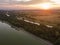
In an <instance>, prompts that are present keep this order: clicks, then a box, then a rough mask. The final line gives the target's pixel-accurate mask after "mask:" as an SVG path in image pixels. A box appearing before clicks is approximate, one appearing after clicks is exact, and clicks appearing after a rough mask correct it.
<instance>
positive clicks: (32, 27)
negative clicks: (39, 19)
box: [0, 11, 60, 45]
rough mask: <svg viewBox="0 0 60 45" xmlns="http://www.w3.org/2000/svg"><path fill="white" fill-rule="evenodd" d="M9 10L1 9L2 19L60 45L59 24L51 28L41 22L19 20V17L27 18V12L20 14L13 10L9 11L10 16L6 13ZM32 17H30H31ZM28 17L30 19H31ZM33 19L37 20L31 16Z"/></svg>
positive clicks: (55, 44) (0, 17)
mask: <svg viewBox="0 0 60 45" xmlns="http://www.w3.org/2000/svg"><path fill="white" fill-rule="evenodd" d="M6 12H7V11H0V20H3V21H7V22H9V23H10V24H12V25H14V26H17V27H22V28H24V29H25V30H26V31H28V32H30V33H32V34H34V35H36V36H38V37H40V38H43V39H45V40H48V41H50V42H52V43H53V44H54V45H60V28H59V26H60V25H59V26H54V27H53V28H49V27H47V26H45V25H44V24H43V23H40V25H36V24H32V23H28V22H25V21H24V20H19V19H17V18H19V17H20V18H21V17H23V18H25V19H28V18H27V17H28V16H27V14H26V13H24V14H20V13H16V12H13V11H8V12H9V13H8V14H9V15H10V16H7V15H6ZM29 19H30V18H29ZM29 19H28V20H29ZM31 19H32V20H35V19H34V18H31Z"/></svg>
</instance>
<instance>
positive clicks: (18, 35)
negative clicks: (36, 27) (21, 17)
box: [0, 21, 52, 45]
mask: <svg viewBox="0 0 60 45" xmlns="http://www.w3.org/2000/svg"><path fill="white" fill-rule="evenodd" d="M19 30H20V31H19ZM0 45H52V44H51V43H49V42H46V41H44V40H42V39H40V38H38V37H36V36H34V35H32V34H30V33H28V32H26V31H24V29H22V28H17V27H15V26H13V25H11V24H9V23H6V22H4V21H3V22H0Z"/></svg>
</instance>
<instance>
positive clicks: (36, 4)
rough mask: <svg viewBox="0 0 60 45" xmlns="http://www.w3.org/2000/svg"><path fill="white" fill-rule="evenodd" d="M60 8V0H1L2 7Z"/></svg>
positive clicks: (0, 5)
mask: <svg viewBox="0 0 60 45" xmlns="http://www.w3.org/2000/svg"><path fill="white" fill-rule="evenodd" d="M7 8H8V9H17V8H18V9H49V8H60V0H0V9H7Z"/></svg>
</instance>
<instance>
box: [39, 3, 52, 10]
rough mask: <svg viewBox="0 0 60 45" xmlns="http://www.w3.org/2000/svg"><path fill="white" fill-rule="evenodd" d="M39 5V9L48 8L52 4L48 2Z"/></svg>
mask: <svg viewBox="0 0 60 45" xmlns="http://www.w3.org/2000/svg"><path fill="white" fill-rule="evenodd" d="M39 6H40V8H41V9H50V8H51V6H52V5H51V4H50V3H41V4H40V5H39Z"/></svg>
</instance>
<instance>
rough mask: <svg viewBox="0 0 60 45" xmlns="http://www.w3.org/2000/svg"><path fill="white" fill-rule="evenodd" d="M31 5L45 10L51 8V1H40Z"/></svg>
mask: <svg viewBox="0 0 60 45" xmlns="http://www.w3.org/2000/svg"><path fill="white" fill-rule="evenodd" d="M30 6H31V7H35V8H38V9H44V10H47V9H51V8H52V4H51V3H48V2H45V3H40V4H35V5H30Z"/></svg>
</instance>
